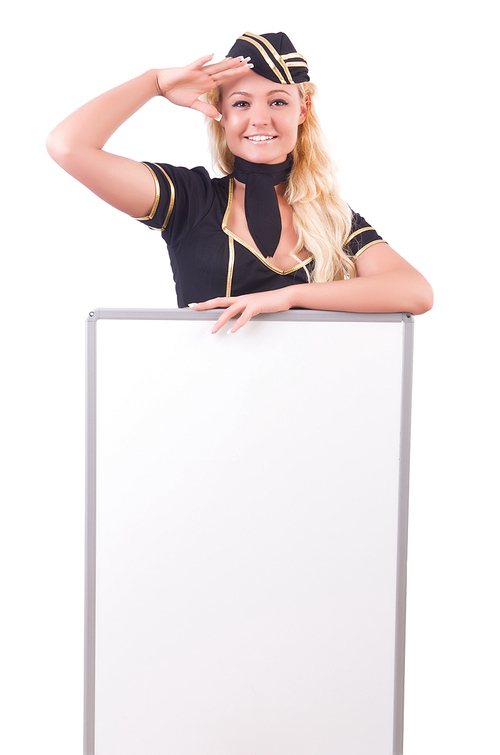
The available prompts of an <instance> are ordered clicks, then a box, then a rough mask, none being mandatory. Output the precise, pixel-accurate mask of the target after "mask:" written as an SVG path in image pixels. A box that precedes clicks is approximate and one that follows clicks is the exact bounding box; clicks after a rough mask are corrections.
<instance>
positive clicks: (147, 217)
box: [135, 163, 160, 220]
mask: <svg viewBox="0 0 500 755" xmlns="http://www.w3.org/2000/svg"><path fill="white" fill-rule="evenodd" d="M142 165H146V163H142ZM146 168H147V169H148V170H149V172H150V173H151V175H152V176H153V181H154V182H155V192H156V195H155V201H154V202H153V207H152V208H151V212H150V213H149V215H144V217H143V218H135V220H152V219H153V218H154V215H155V212H156V210H157V209H158V203H159V201H160V182H159V181H158V177H157V175H156V173H155V172H154V170H153V169H152V168H150V167H149V165H146Z"/></svg>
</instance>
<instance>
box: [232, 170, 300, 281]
mask: <svg viewBox="0 0 500 755" xmlns="http://www.w3.org/2000/svg"><path fill="white" fill-rule="evenodd" d="M233 191H234V178H230V179H229V196H228V198H227V207H226V211H225V213H224V217H223V218H222V226H221V227H222V230H223V231H224V233H225V234H226V235H227V236H229V239H230V242H231V240H234V241H237V242H238V244H241V246H244V247H245V249H248V251H249V252H252V254H253V255H254V256H255V257H257V259H258V260H260V262H262V264H263V265H265V266H266V267H268V268H269V269H270V270H272V271H273V272H275V273H277V274H278V275H289V274H290V273H294V272H295V271H296V270H300V268H302V267H303V268H305V266H306V265H308V264H309V262H312V261H313V259H314V255H312V254H311V255H310V256H309V257H308V258H307V259H306V260H304V261H303V262H301V263H300V264H299V265H295V267H291V268H290V269H289V270H280V269H279V267H275V266H274V265H271V264H270V263H269V262H268V261H267V260H266V259H265V258H264V257H263V256H262V254H261V253H260V252H257V251H256V250H255V249H252V247H251V246H249V245H248V244H247V243H246V241H243V239H240V237H239V236H237V235H236V234H235V233H233V232H232V231H230V230H229V228H228V227H227V219H228V218H229V213H230V212H231V206H232V204H233ZM233 248H234V247H233ZM301 248H302V247H301V244H300V243H299V244H297V247H296V248H295V249H293V250H292V251H291V252H290V256H293V255H294V254H297V253H298V252H300V251H301Z"/></svg>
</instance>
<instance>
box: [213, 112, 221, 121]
mask: <svg viewBox="0 0 500 755" xmlns="http://www.w3.org/2000/svg"><path fill="white" fill-rule="evenodd" d="M221 120H222V115H221V113H219V115H216V116H215V118H214V121H217V122H219V121H221Z"/></svg>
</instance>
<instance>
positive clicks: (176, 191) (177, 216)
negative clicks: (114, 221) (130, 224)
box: [137, 161, 229, 232]
mask: <svg viewBox="0 0 500 755" xmlns="http://www.w3.org/2000/svg"><path fill="white" fill-rule="evenodd" d="M144 165H146V167H147V168H149V170H150V171H151V174H152V176H153V179H154V181H155V186H156V201H155V204H154V206H153V208H152V211H151V213H150V214H149V215H148V216H147V217H144V218H137V219H138V220H139V221H141V222H143V223H145V224H146V225H148V226H149V227H150V228H156V229H158V230H161V231H164V230H165V229H166V228H167V226H169V227H170V229H172V230H174V227H175V226H177V225H179V229H178V230H179V232H181V231H182V229H184V230H185V229H187V228H189V227H190V226H191V225H194V224H196V223H197V222H199V220H200V218H202V217H204V216H205V215H206V214H207V212H210V210H211V208H212V207H214V205H215V206H217V205H219V204H221V205H223V204H224V202H226V201H227V196H228V192H229V177H228V176H226V177H224V178H212V177H211V176H210V174H209V172H208V170H207V169H206V168H205V167H204V166H202V165H198V166H196V167H194V168H186V167H185V166H182V165H172V164H170V163H161V162H149V161H144Z"/></svg>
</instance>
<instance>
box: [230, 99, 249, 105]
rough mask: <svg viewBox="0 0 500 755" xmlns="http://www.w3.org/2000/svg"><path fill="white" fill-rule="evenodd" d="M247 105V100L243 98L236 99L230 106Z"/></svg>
mask: <svg viewBox="0 0 500 755" xmlns="http://www.w3.org/2000/svg"><path fill="white" fill-rule="evenodd" d="M247 105H248V102H245V100H238V101H237V102H233V104H232V107H246V106H247Z"/></svg>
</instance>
